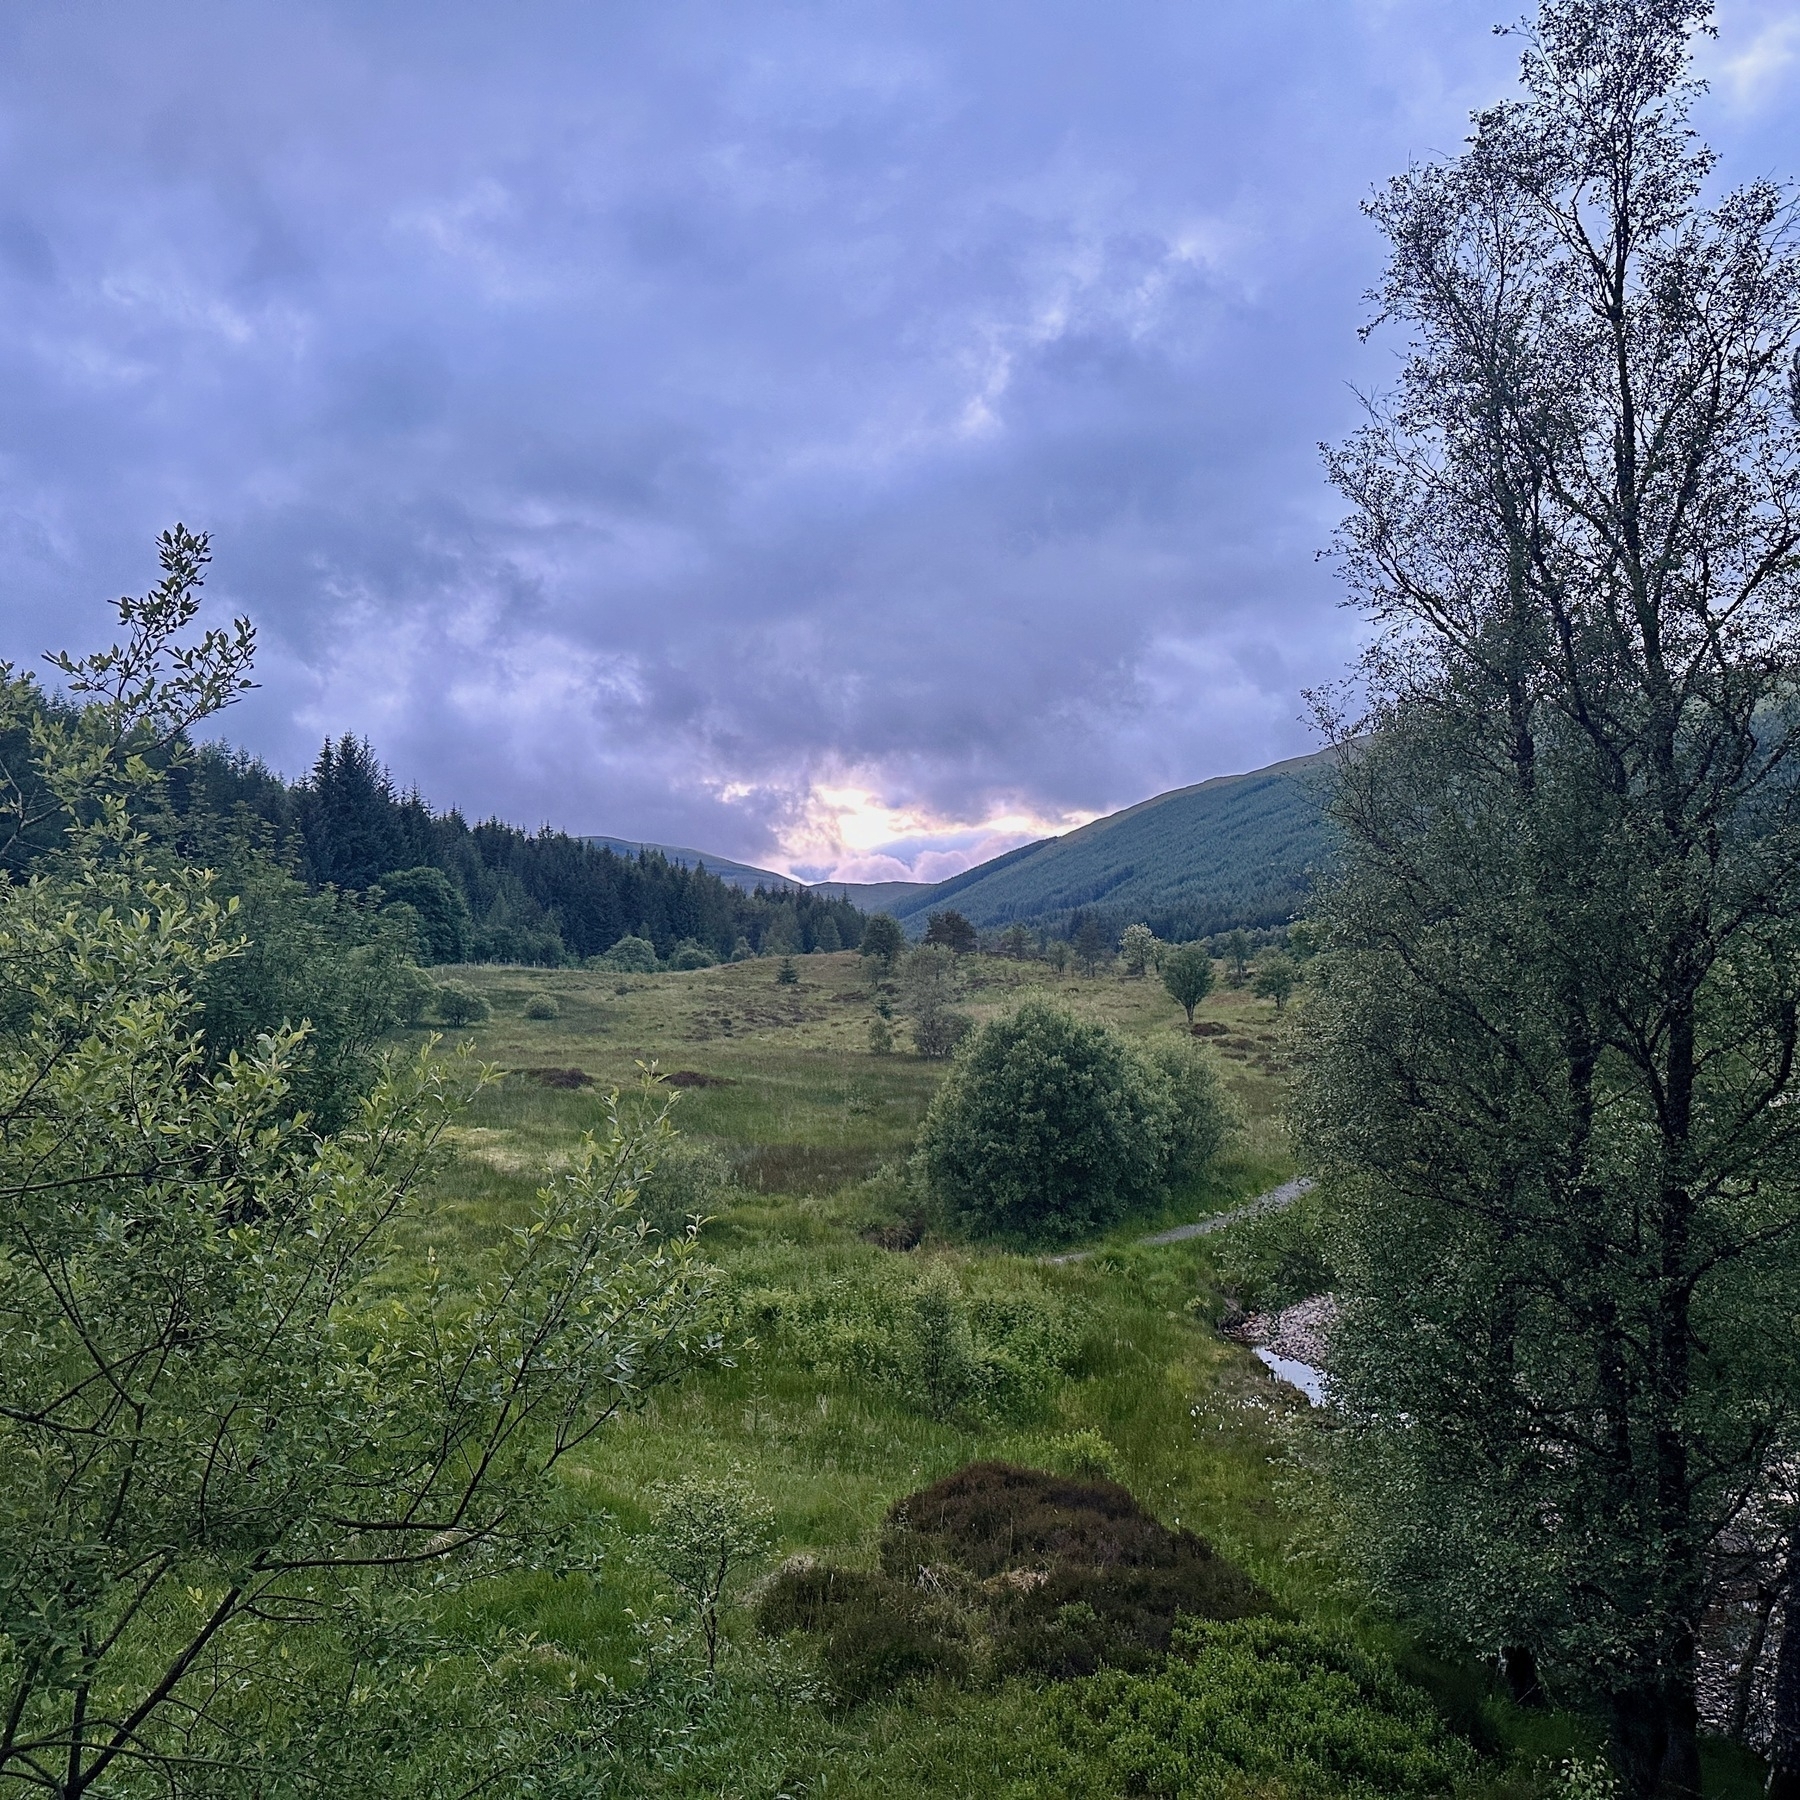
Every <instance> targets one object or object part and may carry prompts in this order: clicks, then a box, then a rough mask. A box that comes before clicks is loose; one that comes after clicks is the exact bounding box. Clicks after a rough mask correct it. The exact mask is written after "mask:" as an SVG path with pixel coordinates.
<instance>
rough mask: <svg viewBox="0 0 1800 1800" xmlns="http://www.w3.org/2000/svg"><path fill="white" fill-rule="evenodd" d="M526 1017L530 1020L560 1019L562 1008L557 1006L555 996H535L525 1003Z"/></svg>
mask: <svg viewBox="0 0 1800 1800" xmlns="http://www.w3.org/2000/svg"><path fill="white" fill-rule="evenodd" d="M525 1016H526V1018H528V1019H560V1018H561V1017H562V1008H561V1007H560V1006H558V1005H557V1004H556V1000H555V997H554V996H553V995H550V994H533V995H532V997H531V998H530V999H529V1000H528V1001H527V1002H526V1003H525Z"/></svg>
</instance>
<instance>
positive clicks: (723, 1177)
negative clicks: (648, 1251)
mask: <svg viewBox="0 0 1800 1800" xmlns="http://www.w3.org/2000/svg"><path fill="white" fill-rule="evenodd" d="M731 1185H732V1181H731V1165H730V1163H728V1162H727V1161H726V1160H725V1158H724V1157H723V1156H721V1155H720V1154H719V1152H718V1151H716V1150H714V1149H711V1148H710V1147H709V1146H707V1145H705V1144H697V1143H695V1142H694V1140H693V1139H692V1138H686V1137H681V1136H679V1135H677V1136H675V1137H672V1138H670V1139H669V1140H668V1142H667V1143H665V1144H664V1145H663V1146H662V1149H661V1151H660V1153H659V1154H658V1156H657V1159H656V1167H655V1168H653V1169H652V1170H651V1171H650V1173H649V1174H648V1175H646V1176H645V1177H644V1179H643V1180H642V1181H640V1182H639V1183H638V1192H637V1210H638V1214H639V1216H640V1217H641V1218H642V1219H643V1220H644V1222H645V1223H646V1224H648V1225H649V1226H650V1227H651V1228H652V1229H653V1230H656V1231H660V1232H661V1233H662V1234H663V1236H664V1237H670V1238H674V1237H680V1236H682V1234H683V1233H685V1232H686V1230H687V1228H688V1226H689V1224H690V1223H691V1222H692V1221H693V1220H694V1219H696V1218H699V1219H710V1218H712V1217H713V1216H714V1215H715V1214H717V1213H719V1212H720V1211H722V1210H723V1208H724V1207H725V1206H726V1205H727V1204H728V1202H729V1197H730V1192H731Z"/></svg>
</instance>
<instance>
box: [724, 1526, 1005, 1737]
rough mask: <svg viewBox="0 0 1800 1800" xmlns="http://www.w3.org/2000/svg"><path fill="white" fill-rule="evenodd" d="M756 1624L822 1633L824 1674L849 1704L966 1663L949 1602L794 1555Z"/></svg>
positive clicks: (962, 1633)
mask: <svg viewBox="0 0 1800 1800" xmlns="http://www.w3.org/2000/svg"><path fill="white" fill-rule="evenodd" d="M756 1623H757V1628H758V1629H759V1630H761V1631H763V1632H764V1633H766V1634H767V1635H768V1636H770V1637H780V1636H784V1635H785V1634H786V1633H788V1632H790V1631H804V1632H807V1633H809V1634H810V1635H813V1636H817V1637H822V1638H823V1639H824V1646H823V1649H824V1655H823V1658H822V1661H823V1664H824V1668H825V1673H826V1677H827V1679H828V1680H829V1681H830V1683H831V1686H832V1690H833V1692H835V1693H836V1694H837V1696H838V1698H839V1699H840V1700H844V1701H848V1702H851V1703H855V1702H857V1701H862V1700H875V1699H881V1698H884V1697H885V1696H887V1695H888V1694H890V1693H892V1691H893V1690H894V1689H895V1688H896V1687H898V1686H899V1685H900V1684H901V1683H902V1682H905V1681H909V1680H913V1679H915V1678H917V1677H920V1676H928V1675H952V1676H954V1675H961V1674H964V1673H965V1672H966V1671H967V1669H968V1667H969V1661H970V1659H969V1654H968V1650H967V1648H966V1644H965V1639H966V1628H965V1626H964V1624H963V1621H962V1619H961V1617H960V1616H959V1614H958V1612H957V1610H956V1609H955V1607H954V1606H952V1605H950V1604H947V1603H946V1602H945V1601H943V1600H941V1599H937V1598H935V1597H934V1596H931V1595H928V1594H925V1593H923V1592H921V1591H920V1590H919V1589H918V1588H916V1587H914V1586H913V1585H912V1584H911V1583H909V1582H905V1581H896V1580H895V1579H894V1578H893V1577H892V1576H890V1575H885V1574H880V1573H873V1572H870V1571H868V1570H863V1569H833V1568H830V1567H828V1566H826V1565H825V1564H822V1563H817V1562H814V1561H812V1560H811V1558H800V1557H797V1558H795V1559H794V1560H793V1561H791V1562H789V1563H786V1564H784V1565H783V1566H782V1568H781V1569H780V1570H778V1571H777V1572H776V1575H775V1577H774V1579H773V1580H772V1581H770V1583H769V1584H768V1586H767V1587H766V1588H764V1590H763V1594H762V1598H761V1600H760V1602H759V1603H758V1605H757V1609H756Z"/></svg>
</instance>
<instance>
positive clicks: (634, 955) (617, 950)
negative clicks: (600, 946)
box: [599, 933, 656, 975]
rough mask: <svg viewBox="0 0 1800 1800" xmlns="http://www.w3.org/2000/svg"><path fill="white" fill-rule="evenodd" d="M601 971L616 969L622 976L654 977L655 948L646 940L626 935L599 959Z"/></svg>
mask: <svg viewBox="0 0 1800 1800" xmlns="http://www.w3.org/2000/svg"><path fill="white" fill-rule="evenodd" d="M599 966H600V967H601V968H603V969H617V970H618V971H619V973H620V974H622V975H654V974H655V973H656V946H655V945H654V944H653V943H651V941H650V940H649V939H648V938H641V937H633V936H632V935H631V934H630V933H627V934H626V935H625V936H624V937H622V938H620V939H619V941H618V942H617V943H616V944H614V945H613V947H612V948H611V949H610V950H609V951H607V953H606V954H605V955H604V956H603V957H601V959H600V964H599Z"/></svg>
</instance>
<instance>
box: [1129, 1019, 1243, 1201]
mask: <svg viewBox="0 0 1800 1800" xmlns="http://www.w3.org/2000/svg"><path fill="white" fill-rule="evenodd" d="M1141 1054H1142V1055H1143V1057H1144V1060H1145V1061H1146V1062H1147V1063H1148V1064H1149V1065H1150V1066H1151V1068H1153V1069H1155V1070H1156V1071H1157V1073H1158V1074H1160V1075H1161V1076H1162V1078H1163V1080H1164V1082H1165V1083H1166V1084H1167V1087H1168V1094H1169V1103H1170V1109H1169V1119H1168V1140H1167V1142H1168V1148H1167V1162H1166V1164H1165V1168H1164V1179H1165V1180H1166V1181H1168V1182H1170V1183H1171V1184H1176V1183H1180V1182H1184V1181H1192V1180H1194V1179H1196V1178H1197V1177H1199V1176H1201V1175H1203V1174H1205V1172H1206V1171H1207V1169H1209V1168H1210V1167H1211V1166H1212V1163H1213V1161H1214V1159H1215V1158H1216V1157H1217V1156H1218V1154H1219V1152H1220V1151H1221V1150H1222V1149H1223V1148H1224V1147H1225V1140H1226V1138H1227V1137H1228V1136H1229V1135H1230V1134H1231V1132H1232V1130H1233V1129H1234V1128H1235V1127H1236V1126H1237V1124H1238V1119H1239V1115H1238V1109H1237V1106H1236V1104H1235V1102H1234V1101H1233V1100H1232V1098H1231V1096H1230V1094H1229V1093H1227V1092H1226V1089H1225V1084H1224V1083H1223V1082H1222V1081H1221V1080H1220V1079H1219V1070H1218V1065H1217V1064H1216V1063H1215V1062H1214V1061H1213V1059H1212V1057H1211V1055H1209V1054H1208V1053H1207V1052H1206V1051H1204V1050H1202V1049H1201V1048H1200V1047H1199V1045H1197V1044H1195V1043H1192V1042H1183V1041H1179V1040H1178V1041H1176V1042H1174V1043H1171V1042H1169V1041H1168V1040H1166V1039H1165V1040H1164V1041H1162V1042H1160V1043H1158V1044H1156V1045H1154V1046H1153V1047H1152V1048H1151V1049H1149V1050H1148V1051H1145V1052H1142V1053H1141Z"/></svg>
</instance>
